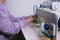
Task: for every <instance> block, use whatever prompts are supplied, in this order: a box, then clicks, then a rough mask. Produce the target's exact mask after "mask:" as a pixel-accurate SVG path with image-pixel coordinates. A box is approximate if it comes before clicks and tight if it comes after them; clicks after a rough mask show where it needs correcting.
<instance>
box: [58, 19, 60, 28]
mask: <svg viewBox="0 0 60 40" xmlns="http://www.w3.org/2000/svg"><path fill="white" fill-rule="evenodd" d="M58 28H59V29H60V18H59V20H58Z"/></svg>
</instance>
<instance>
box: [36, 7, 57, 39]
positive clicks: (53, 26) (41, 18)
mask: <svg viewBox="0 0 60 40" xmlns="http://www.w3.org/2000/svg"><path fill="white" fill-rule="evenodd" d="M36 16H37V18H36V19H37V23H39V24H40V25H42V23H43V26H40V29H41V28H43V29H44V30H43V29H41V30H43V31H42V34H43V36H45V37H48V38H50V39H51V40H56V32H57V31H56V30H57V16H56V14H55V13H53V12H51V11H49V10H46V9H41V8H36ZM40 33H41V31H40ZM40 35H41V34H40Z"/></svg>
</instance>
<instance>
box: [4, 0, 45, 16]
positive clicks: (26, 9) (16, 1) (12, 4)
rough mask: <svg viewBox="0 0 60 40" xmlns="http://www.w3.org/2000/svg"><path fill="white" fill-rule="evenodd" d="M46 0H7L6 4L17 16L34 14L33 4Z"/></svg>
mask: <svg viewBox="0 0 60 40" xmlns="http://www.w3.org/2000/svg"><path fill="white" fill-rule="evenodd" d="M44 1H46V0H6V2H5V5H6V6H7V9H8V10H9V11H10V12H11V14H12V15H13V16H15V17H21V16H28V15H32V14H33V5H36V4H37V5H39V4H40V3H42V2H44Z"/></svg>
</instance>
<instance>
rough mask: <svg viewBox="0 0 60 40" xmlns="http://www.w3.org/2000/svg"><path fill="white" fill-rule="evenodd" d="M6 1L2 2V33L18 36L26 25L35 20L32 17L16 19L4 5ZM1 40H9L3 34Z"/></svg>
mask: <svg viewBox="0 0 60 40" xmlns="http://www.w3.org/2000/svg"><path fill="white" fill-rule="evenodd" d="M4 2H5V0H0V31H1V32H3V33H6V34H12V35H15V34H17V33H18V32H19V31H20V29H21V28H22V27H24V25H26V24H27V23H29V22H31V21H33V20H34V18H33V17H32V16H28V17H22V18H15V17H13V16H12V15H11V14H10V13H9V11H8V10H7V9H6V7H5V5H4ZM0 40H8V39H7V38H6V37H5V36H4V35H2V33H1V34H0Z"/></svg>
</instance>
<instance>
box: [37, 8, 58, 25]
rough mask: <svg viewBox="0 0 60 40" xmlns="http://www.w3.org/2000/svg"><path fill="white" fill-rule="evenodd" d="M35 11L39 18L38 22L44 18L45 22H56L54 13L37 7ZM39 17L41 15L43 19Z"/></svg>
mask: <svg viewBox="0 0 60 40" xmlns="http://www.w3.org/2000/svg"><path fill="white" fill-rule="evenodd" d="M36 13H37V15H38V20H40V22H43V21H44V20H46V21H47V22H50V23H53V24H56V23H57V17H56V15H55V14H54V13H51V12H48V11H45V10H41V9H37V10H36ZM40 17H42V18H43V19H41V18H40Z"/></svg>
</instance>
